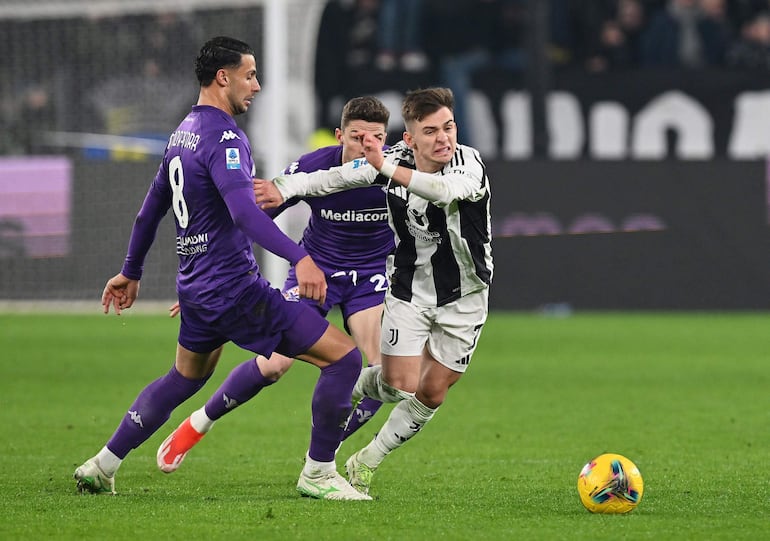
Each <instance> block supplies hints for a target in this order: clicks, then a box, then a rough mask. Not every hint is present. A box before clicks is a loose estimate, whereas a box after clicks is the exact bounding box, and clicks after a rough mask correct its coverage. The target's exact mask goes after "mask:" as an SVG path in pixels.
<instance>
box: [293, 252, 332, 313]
mask: <svg viewBox="0 0 770 541" xmlns="http://www.w3.org/2000/svg"><path fill="white" fill-rule="evenodd" d="M294 272H295V274H296V276H297V284H298V287H299V296H300V297H304V298H306V299H313V300H315V301H318V304H319V305H322V304H323V303H325V302H326V277H325V276H324V273H323V271H322V270H321V269H319V268H318V266H317V265H316V264H315V262H314V261H313V260H312V259H311V257H310V256H309V255H306V256H305V257H303V258H302V259H300V260H299V261H297V264H296V265H295V266H294Z"/></svg>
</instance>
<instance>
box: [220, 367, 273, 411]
mask: <svg viewBox="0 0 770 541" xmlns="http://www.w3.org/2000/svg"><path fill="white" fill-rule="evenodd" d="M273 383H275V381H273V380H270V379H267V378H266V377H265V376H263V375H262V372H260V371H259V366H258V365H257V361H256V359H250V360H248V361H246V362H243V363H241V364H239V365H238V366H236V367H235V368H233V370H232V371H231V372H230V373H229V374H228V375H227V378H225V381H223V382H222V385H221V386H220V387H219V389H217V390H216V391H215V392H214V394H213V395H211V398H209V399H208V401H207V402H206V415H208V417H209V419H211V420H212V421H215V420H217V419H219V418H220V417H222V416H223V415H224V414H226V413H229V412H230V411H232V410H234V409H235V408H237V407H238V406H240V405H241V404H243V403H244V402H246V401H247V400H249V399H251V398H254V397H255V396H256V395H257V393H258V392H259V391H261V390H262V389H263V388H264V387H267V386H268V385H272V384H273Z"/></svg>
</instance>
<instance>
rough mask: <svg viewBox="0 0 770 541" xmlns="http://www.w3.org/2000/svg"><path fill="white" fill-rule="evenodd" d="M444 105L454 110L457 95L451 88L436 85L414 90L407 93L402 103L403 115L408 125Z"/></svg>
mask: <svg viewBox="0 0 770 541" xmlns="http://www.w3.org/2000/svg"><path fill="white" fill-rule="evenodd" d="M442 107H446V108H448V109H449V110H450V111H454V107H455V97H454V94H452V90H451V89H449V88H442V87H434V88H421V89H419V90H412V91H410V92H408V93H407V94H406V97H405V98H404V101H403V103H402V104H401V116H402V117H403V119H404V123H406V124H407V125H408V124H409V123H410V122H414V121H420V120H422V119H423V118H425V117H426V116H428V115H431V114H433V113H435V112H436V111H438V110H439V109H441V108H442Z"/></svg>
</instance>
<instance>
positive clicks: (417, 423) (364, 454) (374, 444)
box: [360, 396, 438, 468]
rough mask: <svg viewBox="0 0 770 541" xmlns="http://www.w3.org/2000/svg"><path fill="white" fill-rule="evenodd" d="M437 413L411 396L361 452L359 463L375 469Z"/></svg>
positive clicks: (394, 409)
mask: <svg viewBox="0 0 770 541" xmlns="http://www.w3.org/2000/svg"><path fill="white" fill-rule="evenodd" d="M436 411H438V408H435V409H431V408H429V407H428V406H426V405H425V404H423V403H422V402H420V401H419V400H417V398H415V397H414V396H412V397H411V398H409V399H408V400H404V401H403V402H401V403H399V404H397V405H396V407H395V408H393V411H391V412H390V416H389V417H388V420H387V421H385V424H384V425H382V428H381V429H380V431H379V432H378V433H377V435H376V436H375V437H374V439H373V440H372V441H371V442H370V443H369V445H367V446H366V447H364V448H363V449H362V450H361V454H360V458H361V461H362V462H363V463H364V464H366V465H367V466H369V467H371V468H376V467H377V466H379V465H380V463H381V462H382V461H383V460H384V459H385V457H386V456H387V455H388V454H390V452H391V451H393V450H395V449H397V448H399V447H401V446H402V445H404V443H406V442H407V441H409V440H410V439H411V438H412V436H414V435H415V434H417V433H418V432H419V431H420V429H421V428H422V427H423V426H424V425H425V423H427V422H428V421H430V420H431V419H432V418H433V416H434V415H435V414H436Z"/></svg>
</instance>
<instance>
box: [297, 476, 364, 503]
mask: <svg viewBox="0 0 770 541" xmlns="http://www.w3.org/2000/svg"><path fill="white" fill-rule="evenodd" d="M297 490H298V491H299V493H300V494H302V495H303V496H309V497H311V498H317V499H319V500H371V499H372V498H371V496H368V495H366V494H361V493H360V492H358V491H357V490H356V489H355V488H353V487H352V486H350V483H348V482H347V481H345V478H344V477H342V476H341V475H340V474H339V473H337V471H336V470H335V471H330V472H320V473H319V474H318V475H317V476H311V475H308V474H306V473H305V471H304V470H303V471H302V473H301V474H300V476H299V481H297Z"/></svg>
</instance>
